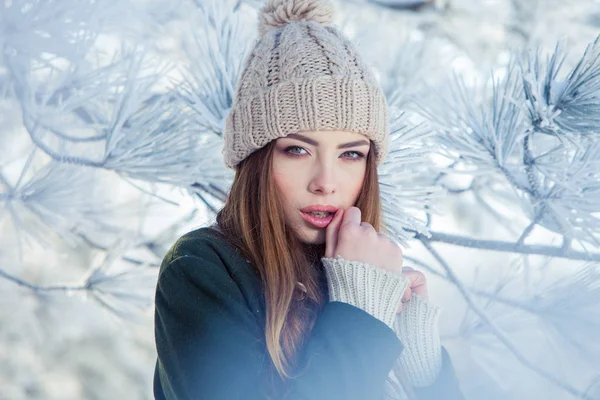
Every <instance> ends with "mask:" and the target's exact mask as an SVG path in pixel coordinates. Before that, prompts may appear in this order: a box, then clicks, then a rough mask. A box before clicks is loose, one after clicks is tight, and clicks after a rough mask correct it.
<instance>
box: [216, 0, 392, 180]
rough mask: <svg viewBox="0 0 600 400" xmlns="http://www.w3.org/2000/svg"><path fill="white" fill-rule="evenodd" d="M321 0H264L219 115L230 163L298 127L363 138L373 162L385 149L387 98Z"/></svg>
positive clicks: (382, 154)
mask: <svg viewBox="0 0 600 400" xmlns="http://www.w3.org/2000/svg"><path fill="white" fill-rule="evenodd" d="M332 13H333V10H332V8H331V6H330V4H329V3H328V2H326V1H323V0H267V3H266V4H265V6H264V7H263V8H262V9H261V10H260V17H259V18H260V19H259V34H260V40H259V41H258V42H257V43H256V45H255V47H254V49H253V51H252V52H251V53H250V55H249V56H248V58H247V59H246V60H245V63H244V69H243V70H242V73H241V75H240V79H239V81H238V83H237V86H236V95H235V98H234V100H233V105H232V108H231V111H230V112H229V114H228V116H227V119H226V121H225V131H224V147H223V156H224V160H225V164H226V165H227V166H228V167H229V168H235V167H236V166H237V164H238V163H239V162H240V161H242V160H243V159H244V158H246V157H247V156H248V155H250V154H251V153H252V152H254V151H255V150H258V149H260V148H261V147H263V146H265V145H266V144H267V143H269V142H270V141H271V140H274V139H277V138H280V137H285V136H287V135H288V134H290V133H294V132H301V131H327V130H330V131H331V130H343V131H350V132H357V133H361V134H364V135H365V136H367V137H369V138H370V139H371V140H372V141H373V144H374V147H375V154H376V164H377V166H379V165H381V163H382V162H383V160H384V159H385V156H386V154H387V149H388V120H387V102H386V99H385V96H384V94H383V92H382V90H381V88H380V87H379V85H378V83H377V81H376V79H375V77H374V75H373V74H372V72H371V71H370V70H369V67H368V66H367V65H366V64H365V62H364V61H363V60H362V59H361V57H360V56H359V55H358V53H357V51H356V49H355V48H354V46H353V45H352V43H351V42H350V41H349V40H348V39H347V38H346V37H345V36H344V35H343V34H342V33H341V32H340V30H339V29H338V28H336V27H335V26H331V25H329V24H331V21H332Z"/></svg>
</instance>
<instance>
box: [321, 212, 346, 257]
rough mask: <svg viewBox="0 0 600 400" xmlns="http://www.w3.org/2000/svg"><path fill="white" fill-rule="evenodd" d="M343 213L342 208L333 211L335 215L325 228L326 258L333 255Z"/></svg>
mask: <svg viewBox="0 0 600 400" xmlns="http://www.w3.org/2000/svg"><path fill="white" fill-rule="evenodd" d="M343 215H344V210H343V209H342V208H338V210H337V211H336V212H335V216H334V217H333V219H332V220H331V222H330V223H329V225H327V228H326V229H325V257H327V258H334V257H335V250H336V248H337V242H338V232H339V229H340V225H341V223H342V218H343Z"/></svg>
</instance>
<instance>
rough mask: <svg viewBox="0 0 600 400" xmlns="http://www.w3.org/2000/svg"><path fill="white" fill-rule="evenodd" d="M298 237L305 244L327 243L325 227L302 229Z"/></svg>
mask: <svg viewBox="0 0 600 400" xmlns="http://www.w3.org/2000/svg"><path fill="white" fill-rule="evenodd" d="M298 238H299V240H300V241H301V242H302V243H305V244H323V243H325V229H302V230H301V232H300V233H299V234H298Z"/></svg>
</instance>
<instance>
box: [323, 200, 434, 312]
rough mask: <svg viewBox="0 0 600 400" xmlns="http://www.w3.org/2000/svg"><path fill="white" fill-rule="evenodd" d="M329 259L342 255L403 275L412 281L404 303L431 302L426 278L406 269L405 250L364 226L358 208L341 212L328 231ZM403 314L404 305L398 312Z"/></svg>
mask: <svg viewBox="0 0 600 400" xmlns="http://www.w3.org/2000/svg"><path fill="white" fill-rule="evenodd" d="M325 242H326V245H325V257H326V258H335V257H336V256H338V255H340V256H342V257H343V258H344V259H346V260H353V261H359V262H364V263H367V264H370V265H372V266H374V267H377V268H382V269H384V270H387V271H390V272H393V273H396V274H403V275H405V276H406V277H408V278H409V279H410V285H409V287H408V288H407V289H406V292H404V296H403V297H402V302H406V301H409V300H410V298H411V296H412V293H413V292H414V293H416V294H418V295H421V296H423V297H425V298H427V282H426V280H425V275H423V274H422V273H421V272H419V271H416V270H414V269H413V268H410V267H405V268H402V262H403V256H402V249H401V248H400V246H399V245H398V244H396V243H395V242H393V241H392V240H390V239H389V238H388V237H387V235H385V234H384V233H379V232H377V231H376V230H375V228H373V226H372V225H371V224H369V223H368V222H361V212H360V209H358V208H357V207H350V208H348V209H347V210H345V211H344V210H343V209H341V208H340V209H338V211H337V213H336V214H335V216H334V218H333V220H332V221H331V222H330V223H329V225H328V226H327V230H326V231H325ZM401 311H402V303H400V306H399V308H398V311H397V312H401Z"/></svg>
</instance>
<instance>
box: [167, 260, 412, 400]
mask: <svg viewBox="0 0 600 400" xmlns="http://www.w3.org/2000/svg"><path fill="white" fill-rule="evenodd" d="M155 306H156V309H155V340H156V348H157V353H158V360H157V368H156V375H155V388H156V384H157V380H159V385H160V387H161V392H162V393H164V396H165V398H166V399H169V400H175V399H177V400H183V399H211V400H219V399H245V400H250V399H263V398H265V397H264V396H263V395H262V387H261V386H262V385H263V384H264V382H263V381H261V376H262V374H261V371H262V370H263V368H265V367H266V366H268V365H270V363H271V361H270V358H269V354H268V353H267V352H266V350H265V347H264V343H262V342H261V341H260V340H259V338H260V335H261V334H262V335H264V331H263V330H262V327H261V326H259V322H258V319H257V318H256V316H255V315H254V314H253V312H252V310H251V309H250V308H249V307H248V305H247V303H246V301H245V298H244V296H243V295H242V293H241V291H240V289H239V287H238V285H237V283H236V282H234V281H233V280H232V279H231V277H230V275H229V273H228V271H227V270H226V268H225V267H224V266H223V265H222V264H221V263H219V262H218V261H213V260H210V261H209V260H208V259H205V258H201V257H199V256H183V257H179V258H175V259H174V260H173V261H171V262H170V263H169V265H167V266H166V268H165V269H164V270H163V271H162V272H161V273H160V276H159V278H158V283H157V290H156V297H155ZM401 350H402V344H401V342H400V340H398V338H397V337H396V335H395V333H394V332H393V330H392V329H390V328H389V327H388V326H386V324H385V323H383V322H382V321H380V320H378V319H376V318H374V317H372V316H371V315H369V314H368V313H367V312H365V311H363V310H361V309H359V308H357V307H354V306H352V305H350V304H346V303H342V302H330V303H328V304H327V305H325V307H324V308H323V310H322V311H321V313H320V315H319V317H318V319H317V321H316V323H315V326H314V327H313V331H312V333H311V336H310V337H309V339H308V341H307V342H306V344H305V347H304V350H303V352H302V353H301V354H300V357H299V365H301V366H302V369H301V372H300V373H299V376H297V377H296V378H295V379H293V380H292V381H291V382H290V383H289V385H288V386H287V388H286V389H287V396H286V397H285V398H286V399H288V400H317V399H329V400H335V399H345V400H350V399H356V400H362V399H365V400H366V399H374V398H378V397H379V396H380V395H381V392H382V388H383V385H384V382H385V379H386V377H387V375H388V373H389V371H390V370H391V368H392V366H393V364H394V362H395V360H396V359H397V358H398V356H399V355H400V352H401ZM155 390H156V389H155ZM155 395H156V392H155ZM282 398H283V397H282Z"/></svg>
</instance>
